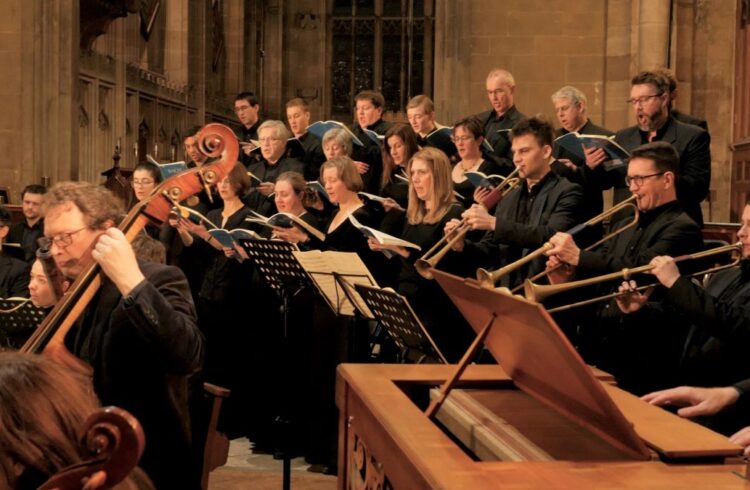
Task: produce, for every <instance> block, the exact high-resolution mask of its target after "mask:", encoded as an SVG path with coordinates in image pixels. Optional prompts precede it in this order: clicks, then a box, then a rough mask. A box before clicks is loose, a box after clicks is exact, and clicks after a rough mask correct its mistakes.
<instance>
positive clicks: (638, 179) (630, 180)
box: [625, 170, 667, 187]
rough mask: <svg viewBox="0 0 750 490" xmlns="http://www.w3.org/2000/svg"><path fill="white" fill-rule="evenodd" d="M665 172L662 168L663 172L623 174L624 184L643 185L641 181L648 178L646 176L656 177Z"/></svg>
mask: <svg viewBox="0 0 750 490" xmlns="http://www.w3.org/2000/svg"><path fill="white" fill-rule="evenodd" d="M665 173H667V171H666V170H664V171H663V172H656V173H655V174H649V175H634V176H632V177H631V176H629V175H626V176H625V185H626V186H628V187H630V184H635V186H636V187H641V186H643V181H644V180H645V179H648V178H651V177H656V176H658V175H664V174H665Z"/></svg>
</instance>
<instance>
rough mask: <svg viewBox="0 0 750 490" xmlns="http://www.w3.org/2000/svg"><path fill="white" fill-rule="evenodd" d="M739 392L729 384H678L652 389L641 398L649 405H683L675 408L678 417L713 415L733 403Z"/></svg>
mask: <svg viewBox="0 0 750 490" xmlns="http://www.w3.org/2000/svg"><path fill="white" fill-rule="evenodd" d="M739 397H740V393H739V392H738V391H737V390H736V389H735V388H732V387H731V386H728V387H725V388H695V387H692V386H680V387H678V388H670V389H668V390H661V391H654V392H652V393H649V394H647V395H643V396H642V397H641V400H643V401H645V402H648V403H650V404H651V405H658V406H663V405H674V406H678V407H683V408H681V409H679V410H677V415H679V416H680V417H697V416H699V415H714V414H715V413H718V412H719V411H721V410H723V409H725V408H726V407H728V406H729V405H732V404H733V403H735V402H736V401H737V400H738V399H739Z"/></svg>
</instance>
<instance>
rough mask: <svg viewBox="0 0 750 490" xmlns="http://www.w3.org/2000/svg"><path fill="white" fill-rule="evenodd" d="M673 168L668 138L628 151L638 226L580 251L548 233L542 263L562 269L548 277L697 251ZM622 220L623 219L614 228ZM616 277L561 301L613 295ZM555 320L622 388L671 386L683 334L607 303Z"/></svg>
mask: <svg viewBox="0 0 750 490" xmlns="http://www.w3.org/2000/svg"><path fill="white" fill-rule="evenodd" d="M678 169H679V157H678V155H677V152H676V151H675V150H674V148H673V147H672V145H670V144H669V143H666V142H663V141H659V142H655V143H648V144H646V145H643V146H640V147H638V148H636V149H635V150H633V152H632V153H631V157H630V162H629V163H628V167H627V176H626V177H625V179H624V181H625V183H626V185H627V186H628V188H629V190H630V192H631V194H632V195H634V196H635V198H636V206H637V207H638V210H639V213H640V218H639V220H638V223H637V224H636V225H635V226H634V227H631V228H629V229H627V230H625V231H623V232H622V233H620V234H618V235H616V236H615V237H614V238H611V239H610V240H608V241H607V242H605V243H604V244H603V245H602V246H601V247H600V248H597V249H596V250H594V251H586V250H581V249H580V248H579V247H578V245H576V243H575V241H574V239H573V237H572V236H571V235H570V234H568V233H557V234H555V235H554V236H553V237H552V238H550V240H549V241H550V243H551V244H552V245H553V248H552V249H551V250H549V251H548V252H546V254H547V255H548V256H549V258H550V259H549V261H548V263H547V265H548V267H552V266H556V265H557V264H559V263H563V264H564V266H563V267H560V268H558V269H557V270H556V271H555V272H552V273H550V274H549V275H548V277H549V280H550V282H552V283H561V282H566V281H568V280H571V279H576V280H577V279H584V278H587V277H594V276H601V275H603V274H607V273H610V272H620V271H622V270H623V269H626V268H628V269H632V268H634V267H638V266H642V265H646V264H648V263H649V262H650V261H651V260H652V259H653V258H654V257H656V256H658V255H670V256H679V255H683V254H688V253H692V252H697V251H700V250H702V248H703V239H702V237H701V230H700V228H699V227H698V225H697V224H696V223H695V221H693V220H692V219H691V218H690V217H689V216H688V215H687V214H685V213H684V212H683V210H682V206H681V205H680V203H679V202H678V201H677V192H676V189H675V184H676V182H677V180H678V177H679V170H678ZM628 222H630V218H629V217H628V218H625V219H623V220H622V221H621V222H619V223H617V224H615V225H614V228H613V229H615V230H617V229H619V228H621V227H623V226H625V225H626V224H627V223H628ZM620 282H621V281H620V280H615V281H609V282H604V283H601V284H600V285H598V286H595V287H593V288H588V289H586V290H583V289H580V290H578V291H574V293H573V294H570V295H568V296H569V297H567V298H566V299H565V301H564V303H570V302H574V301H576V300H579V299H587V298H593V297H598V296H601V295H604V294H608V293H612V292H616V291H617V290H618V286H619V284H620ZM657 298H658V296H657ZM556 301H558V300H556ZM557 318H558V321H559V322H560V323H562V324H564V326H565V330H566V333H567V334H568V336H569V337H570V338H571V341H572V342H573V343H574V344H575V345H576V346H577V347H578V349H579V352H581V355H582V356H583V358H584V359H585V360H586V362H588V363H589V364H593V365H596V366H599V367H601V368H602V369H604V370H606V371H608V372H611V373H612V374H613V375H614V376H615V377H616V378H617V380H618V383H619V384H620V385H621V386H622V387H623V388H624V389H626V390H629V391H633V392H635V393H638V394H642V393H645V392H647V391H651V390H653V389H658V388H660V387H664V386H668V385H669V384H670V382H671V378H670V375H671V374H673V370H674V367H675V366H676V365H677V358H678V357H677V356H678V355H679V348H680V346H682V345H683V341H684V335H683V336H679V335H678V336H675V335H674V334H673V332H672V331H670V330H668V329H667V328H666V326H664V325H660V324H653V323H651V322H650V321H649V318H635V317H632V316H625V315H623V314H622V313H621V312H620V311H619V309H618V308H617V306H616V304H615V301H614V300H611V301H609V302H602V303H597V304H594V305H592V306H590V307H586V308H578V309H575V310H571V312H570V314H569V315H564V316H558V317H557Z"/></svg>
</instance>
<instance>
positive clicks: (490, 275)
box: [477, 195, 639, 293]
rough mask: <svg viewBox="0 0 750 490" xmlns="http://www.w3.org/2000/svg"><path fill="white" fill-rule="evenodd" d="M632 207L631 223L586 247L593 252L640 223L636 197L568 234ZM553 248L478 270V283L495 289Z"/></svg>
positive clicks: (631, 197) (573, 233) (543, 273)
mask: <svg viewBox="0 0 750 490" xmlns="http://www.w3.org/2000/svg"><path fill="white" fill-rule="evenodd" d="M628 207H632V208H633V218H632V219H631V220H630V222H629V223H628V224H626V225H624V226H621V227H620V228H618V229H617V230H615V231H613V232H612V233H609V234H608V235H606V236H604V237H603V238H602V239H600V240H599V241H597V242H596V243H594V244H592V245H589V246H588V247H586V249H585V250H591V249H592V248H594V247H597V246H599V245H601V244H602V243H604V242H606V241H607V240H609V239H610V238H613V237H615V236H617V235H619V234H620V233H622V232H623V231H625V230H627V229H629V228H631V227H633V226H635V225H636V224H637V223H638V218H639V213H638V206H636V205H635V195H633V196H630V197H629V198H627V199H625V200H624V201H622V202H620V203H619V204H617V205H615V206H612V207H611V208H609V209H608V210H606V211H604V212H603V213H601V214H599V215H597V216H594V217H593V218H591V219H590V220H588V221H586V222H585V223H581V224H579V225H576V226H574V227H573V228H571V229H570V230H568V231H567V232H566V233H568V234H570V235H575V234H576V233H578V232H579V231H581V230H583V229H585V228H588V227H590V226H594V225H596V224H599V223H601V222H602V221H604V220H605V219H607V218H609V217H610V216H612V215H613V214H615V213H618V212H620V211H622V210H623V209H625V208H628ZM552 248H553V245H552V244H551V243H550V242H546V243H545V244H544V245H542V246H541V247H539V248H538V249H536V250H534V251H533V252H530V253H528V254H526V255H524V256H523V257H521V258H520V259H518V260H516V261H515V262H512V263H510V264H508V265H506V266H504V267H501V268H499V269H496V270H494V271H488V270H487V269H477V281H479V284H480V285H482V286H483V287H486V288H494V287H495V284H496V283H497V281H499V280H500V278H502V277H503V276H505V275H507V274H510V273H511V272H513V271H515V270H516V269H518V268H519V267H522V266H523V265H525V264H527V263H529V262H531V261H532V260H534V259H536V258H537V257H539V256H541V255H543V254H544V253H545V252H547V251H548V250H551V249H552ZM561 265H563V264H560V265H558V266H556V267H554V268H552V269H550V270H545V271H542V272H540V273H539V274H536V275H535V276H533V277H532V278H530V280H531V281H535V280H537V279H539V278H540V277H542V276H544V275H547V274H549V273H550V272H552V271H553V270H555V269H557V268H558V267H560V266H561ZM520 288H521V286H517V287H516V288H514V289H513V290H512V291H511V292H513V293H515V292H516V291H518V290H519V289H520Z"/></svg>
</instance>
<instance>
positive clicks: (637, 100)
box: [625, 92, 664, 107]
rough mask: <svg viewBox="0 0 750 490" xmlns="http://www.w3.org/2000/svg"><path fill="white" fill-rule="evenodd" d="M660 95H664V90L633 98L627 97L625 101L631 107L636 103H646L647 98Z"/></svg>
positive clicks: (636, 104)
mask: <svg viewBox="0 0 750 490" xmlns="http://www.w3.org/2000/svg"><path fill="white" fill-rule="evenodd" d="M662 95H664V92H661V93H659V94H652V95H641V96H640V97H636V98H634V99H628V100H626V101H625V102H627V103H628V104H630V105H632V106H633V107H635V106H638V105H641V106H643V105H646V103H647V102H648V101H649V100H651V99H653V98H654V97H661V96H662Z"/></svg>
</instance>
